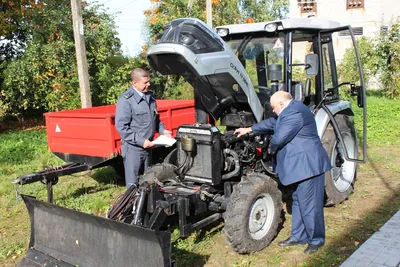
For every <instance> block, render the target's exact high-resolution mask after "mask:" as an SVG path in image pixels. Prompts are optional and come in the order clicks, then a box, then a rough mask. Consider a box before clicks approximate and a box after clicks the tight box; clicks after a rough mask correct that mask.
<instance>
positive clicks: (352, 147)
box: [322, 114, 358, 206]
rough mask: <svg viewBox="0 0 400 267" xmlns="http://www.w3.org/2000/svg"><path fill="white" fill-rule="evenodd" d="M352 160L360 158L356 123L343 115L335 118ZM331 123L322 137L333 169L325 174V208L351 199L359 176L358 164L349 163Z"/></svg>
mask: <svg viewBox="0 0 400 267" xmlns="http://www.w3.org/2000/svg"><path fill="white" fill-rule="evenodd" d="M335 120H336V123H337V125H338V127H339V129H340V133H341V134H342V137H343V141H344V143H345V145H346V148H347V153H348V156H349V157H350V158H358V144H357V137H356V130H355V128H354V122H353V121H352V120H351V119H350V118H349V117H348V116H347V115H343V114H338V115H336V116H335ZM338 141H339V139H338V138H337V136H336V134H335V130H334V128H333V126H332V124H331V123H329V124H328V126H327V127H326V129H325V132H324V134H323V136H322V144H323V146H324V148H325V150H326V152H327V153H328V156H329V158H330V159H331V164H332V166H333V168H332V169H331V170H330V171H329V172H327V173H326V174H325V198H326V199H325V206H334V205H338V204H340V203H342V202H343V201H345V200H346V199H348V198H349V196H350V194H351V193H352V192H353V190H354V183H355V181H356V176H357V167H358V164H357V163H356V162H351V161H347V160H346V159H345V158H344V154H343V153H342V152H341V150H342V148H341V145H340V144H339V142H338Z"/></svg>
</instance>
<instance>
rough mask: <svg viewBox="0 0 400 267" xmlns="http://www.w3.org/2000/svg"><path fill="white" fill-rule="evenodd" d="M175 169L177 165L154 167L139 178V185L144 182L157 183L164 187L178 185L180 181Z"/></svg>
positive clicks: (162, 164) (164, 164) (157, 165)
mask: <svg viewBox="0 0 400 267" xmlns="http://www.w3.org/2000/svg"><path fill="white" fill-rule="evenodd" d="M175 169H176V166H175V165H172V164H168V163H160V164H156V165H153V166H151V167H150V168H149V169H148V170H147V171H146V172H145V173H144V174H143V175H142V176H141V177H140V178H139V184H143V183H144V182H157V183H162V184H164V185H166V184H172V183H177V182H178V181H179V179H178V176H177V175H176V173H175Z"/></svg>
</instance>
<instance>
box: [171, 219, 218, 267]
mask: <svg viewBox="0 0 400 267" xmlns="http://www.w3.org/2000/svg"><path fill="white" fill-rule="evenodd" d="M221 221H222V220H219V221H216V222H214V223H212V224H210V225H208V226H206V227H204V228H203V229H201V230H198V231H196V232H195V233H193V234H192V235H190V236H189V237H187V238H181V237H178V239H177V240H175V241H174V242H172V258H173V259H175V260H176V261H177V264H178V266H192V267H201V266H204V265H205V264H206V263H207V261H208V259H209V258H210V255H207V254H206V255H202V254H198V253H194V252H192V251H191V248H190V247H192V246H195V245H201V244H203V242H204V241H205V240H207V239H211V238H212V237H213V236H215V235H216V234H218V233H220V232H221V231H222V228H223V224H222V223H221ZM189 240H191V241H189ZM186 247H187V249H185V248H186Z"/></svg>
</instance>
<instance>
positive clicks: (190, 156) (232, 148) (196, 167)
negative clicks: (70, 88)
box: [176, 124, 272, 185]
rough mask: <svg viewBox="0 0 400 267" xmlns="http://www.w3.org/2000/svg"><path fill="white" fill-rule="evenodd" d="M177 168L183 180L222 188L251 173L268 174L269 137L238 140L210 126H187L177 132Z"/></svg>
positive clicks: (270, 159)
mask: <svg viewBox="0 0 400 267" xmlns="http://www.w3.org/2000/svg"><path fill="white" fill-rule="evenodd" d="M176 139H177V150H178V152H177V166H178V172H179V173H180V175H181V179H185V180H189V181H193V182H200V183H206V184H211V185H218V184H221V183H222V182H223V181H224V180H228V179H231V178H238V177H241V176H242V175H243V174H249V173H252V172H269V171H271V169H270V168H268V166H272V156H270V155H268V153H267V148H268V144H269V139H270V136H259V135H246V136H243V137H240V138H239V137H237V135H236V134H234V131H233V130H230V131H226V132H225V133H221V132H220V131H219V129H218V128H217V127H216V126H213V125H210V124H190V125H189V124H185V125H181V126H180V127H179V128H178V131H177V136H176Z"/></svg>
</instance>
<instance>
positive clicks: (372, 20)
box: [289, 0, 400, 86]
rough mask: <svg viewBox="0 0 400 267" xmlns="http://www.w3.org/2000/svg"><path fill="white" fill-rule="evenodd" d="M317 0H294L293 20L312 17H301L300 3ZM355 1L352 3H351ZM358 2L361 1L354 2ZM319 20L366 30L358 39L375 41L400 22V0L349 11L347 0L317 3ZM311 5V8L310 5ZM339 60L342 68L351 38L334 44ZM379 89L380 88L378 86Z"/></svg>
mask: <svg viewBox="0 0 400 267" xmlns="http://www.w3.org/2000/svg"><path fill="white" fill-rule="evenodd" d="M312 1H313V0H290V2H289V4H290V7H289V17H290V18H295V17H307V16H309V15H310V13H301V7H299V2H300V3H301V2H303V3H304V2H307V3H310V2H312ZM350 1H352V0H350ZM353 1H358V0H353ZM314 2H315V3H316V13H315V14H313V13H311V14H313V15H314V16H316V17H319V18H323V19H329V20H334V21H338V22H339V23H340V24H341V25H343V26H344V25H351V26H352V27H353V29H354V28H357V27H362V28H363V34H362V35H357V36H356V38H359V37H362V36H365V37H375V36H377V35H378V34H379V32H380V30H381V27H382V26H386V27H387V26H389V25H390V24H391V22H392V21H395V20H397V19H398V18H400V0H364V7H363V8H347V2H348V1H346V0H314ZM307 5H309V4H307ZM334 46H335V57H336V60H337V63H339V64H340V61H341V59H342V58H343V55H344V53H345V52H346V49H347V48H349V47H350V46H352V42H351V38H350V37H349V36H337V38H336V39H335V41H334ZM374 86H376V85H374Z"/></svg>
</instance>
